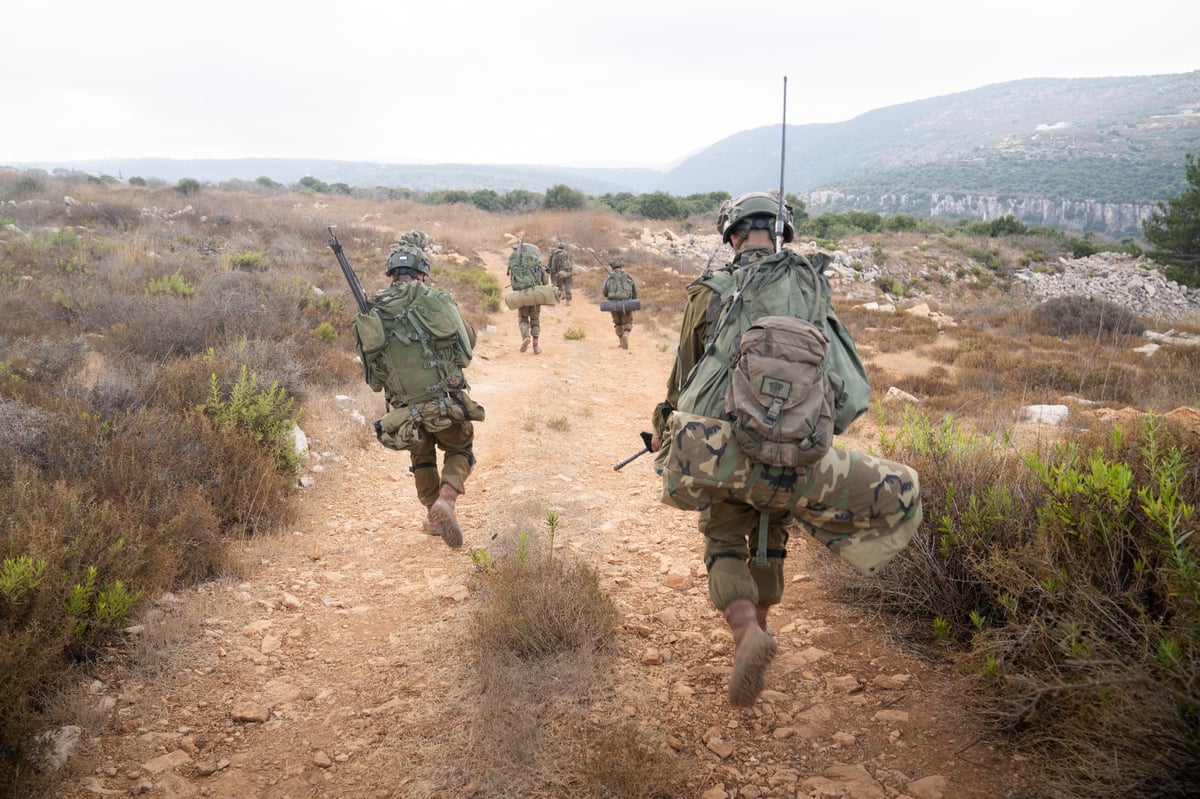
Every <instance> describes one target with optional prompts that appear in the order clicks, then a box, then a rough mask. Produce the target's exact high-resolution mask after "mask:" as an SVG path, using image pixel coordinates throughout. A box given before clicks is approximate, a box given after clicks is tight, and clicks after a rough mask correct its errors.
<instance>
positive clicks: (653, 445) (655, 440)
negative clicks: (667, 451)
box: [647, 433, 662, 452]
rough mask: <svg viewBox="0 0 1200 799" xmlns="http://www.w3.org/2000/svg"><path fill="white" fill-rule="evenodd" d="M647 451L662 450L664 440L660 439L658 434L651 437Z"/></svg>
mask: <svg viewBox="0 0 1200 799" xmlns="http://www.w3.org/2000/svg"><path fill="white" fill-rule="evenodd" d="M647 449H649V450H650V451H651V452H658V451H659V450H660V449H662V439H661V438H659V437H658V433H655V434H654V435H652V436H650V446H649V447H648V448H647Z"/></svg>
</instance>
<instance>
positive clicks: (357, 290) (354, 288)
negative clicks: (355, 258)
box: [328, 227, 371, 313]
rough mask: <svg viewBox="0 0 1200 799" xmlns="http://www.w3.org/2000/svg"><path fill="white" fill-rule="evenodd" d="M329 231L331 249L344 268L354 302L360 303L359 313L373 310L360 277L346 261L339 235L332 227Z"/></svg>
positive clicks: (339, 264)
mask: <svg viewBox="0 0 1200 799" xmlns="http://www.w3.org/2000/svg"><path fill="white" fill-rule="evenodd" d="M328 230H329V247H330V249H332V250H333V254H334V255H336V256H337V260H338V266H340V267H342V274H343V275H345V276H346V282H347V283H349V284H350V293H351V294H353V295H354V301H355V302H356V303H358V310H359V313H366V312H367V311H369V310H371V306H370V304H368V303H367V295H366V294H364V293H363V287H362V283H360V282H358V275H356V274H354V269H353V268H352V267H351V266H350V262H349V261H347V260H346V253H345V252H343V251H342V243H341V242H340V241H338V238H337V234H336V233H334V232H333V228H332V227H330V228H329V229H328Z"/></svg>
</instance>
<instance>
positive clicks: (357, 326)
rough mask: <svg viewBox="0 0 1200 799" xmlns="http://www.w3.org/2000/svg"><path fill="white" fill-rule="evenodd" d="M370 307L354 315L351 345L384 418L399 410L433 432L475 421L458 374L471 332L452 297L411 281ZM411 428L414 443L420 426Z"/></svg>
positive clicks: (478, 412) (467, 357) (477, 410)
mask: <svg viewBox="0 0 1200 799" xmlns="http://www.w3.org/2000/svg"><path fill="white" fill-rule="evenodd" d="M370 305H371V308H370V310H369V311H368V312H367V313H359V314H357V315H356V316H355V317H354V325H353V330H354V342H355V345H356V346H357V348H358V353H359V356H360V358H361V359H362V364H363V372H364V377H365V378H366V381H367V385H369V386H370V387H371V388H372V389H373V390H375V391H383V392H384V395H385V397H386V398H387V403H388V408H389V409H390V410H392V411H393V413H389V414H388V416H387V417H385V420H386V419H388V418H389V417H392V418H393V419H395V420H398V418H399V417H397V416H395V414H394V411H396V410H398V409H404V414H407V415H408V416H410V417H412V418H411V419H410V423H413V424H415V423H422V422H423V423H424V424H425V426H426V427H430V428H434V429H436V428H438V427H446V426H449V424H450V423H452V422H453V421H462V420H463V419H473V420H477V421H481V420H482V417H483V409H482V407H481V406H479V405H478V404H477V403H474V402H472V401H471V400H470V398H469V397H467V396H466V391H467V390H468V389H469V388H470V386H468V385H467V380H466V377H465V376H464V375H463V369H464V368H465V367H466V366H467V365H468V364H469V363H470V362H471V357H472V351H473V347H474V341H475V331H474V330H473V329H472V328H471V327H470V325H468V324H467V323H466V322H465V321H463V318H462V315H461V314H459V312H458V306H457V305H456V304H455V302H454V299H453V298H452V297H451V296H450V295H449V294H448V293H447V292H445V291H442V290H441V289H437V288H433V287H432V286H428V285H426V284H425V283H421V282H419V281H415V280H414V281H412V282H411V283H396V284H394V285H392V286H391V287H389V288H387V289H385V290H384V291H382V292H380V293H379V294H377V295H376V296H375V298H374V299H373V300H372V301H371V303H370ZM402 415H403V414H402ZM385 426H386V425H385ZM415 427H416V429H415V430H414V431H412V435H413V436H414V437H415V438H416V439H418V440H419V437H420V430H419V427H420V425H419V424H415ZM379 432H380V431H379V425H378V423H377V424H376V433H377V434H379ZM392 432H394V431H392ZM380 440H381V442H383V443H384V444H385V446H391V444H389V443H388V442H386V441H384V440H383V438H382V437H381V439H380ZM404 443H407V444H412V443H416V442H415V440H414V441H408V442H404ZM393 448H397V449H402V448H403V446H397V447H393Z"/></svg>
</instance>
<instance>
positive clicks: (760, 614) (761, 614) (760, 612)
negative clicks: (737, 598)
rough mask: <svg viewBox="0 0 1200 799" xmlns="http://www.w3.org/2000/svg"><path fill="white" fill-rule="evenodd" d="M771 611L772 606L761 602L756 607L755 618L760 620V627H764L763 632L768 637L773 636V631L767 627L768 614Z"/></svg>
mask: <svg viewBox="0 0 1200 799" xmlns="http://www.w3.org/2000/svg"><path fill="white" fill-rule="evenodd" d="M770 610H771V606H770V605H768V604H766V603H763V602H759V603H758V604H757V605H755V606H754V617H755V618H756V619H757V620H758V626H759V627H762V631H763V632H764V633H766V634H767V635H770V634H771V630H770V629H768V627H767V613H768V612H769V611H770Z"/></svg>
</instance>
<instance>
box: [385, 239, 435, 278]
mask: <svg viewBox="0 0 1200 799" xmlns="http://www.w3.org/2000/svg"><path fill="white" fill-rule="evenodd" d="M401 269H410V270H412V271H414V272H420V273H421V274H423V275H428V274H429V259H427V258H426V257H425V253H423V252H422V251H421V250H420V248H418V247H414V246H412V245H411V244H393V245H392V249H391V253H390V254H389V255H388V259H387V270H386V274H388V275H391V274H392V273H393V272H396V271H398V270H401Z"/></svg>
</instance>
